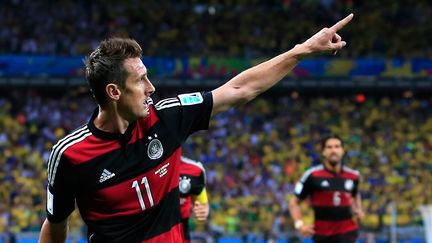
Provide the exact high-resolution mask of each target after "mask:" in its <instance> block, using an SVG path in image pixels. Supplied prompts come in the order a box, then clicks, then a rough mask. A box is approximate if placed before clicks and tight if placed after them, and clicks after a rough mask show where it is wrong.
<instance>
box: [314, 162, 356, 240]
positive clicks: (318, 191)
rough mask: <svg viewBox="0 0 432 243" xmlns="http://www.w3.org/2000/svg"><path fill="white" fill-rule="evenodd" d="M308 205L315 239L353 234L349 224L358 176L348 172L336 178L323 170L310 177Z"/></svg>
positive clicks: (354, 225)
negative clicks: (313, 216) (312, 219)
mask: <svg viewBox="0 0 432 243" xmlns="http://www.w3.org/2000/svg"><path fill="white" fill-rule="evenodd" d="M311 179H312V180H311V182H310V183H311V185H312V193H311V197H310V202H311V205H312V207H313V209H314V215H315V232H316V234H317V236H319V235H321V236H325V235H342V236H343V235H344V234H346V233H348V232H352V231H355V230H356V229H357V225H356V224H355V223H354V221H353V220H352V208H351V206H352V203H353V193H354V192H355V190H356V188H357V183H358V174H355V173H351V172H349V171H343V172H342V173H339V174H335V173H332V172H330V171H327V170H325V169H322V170H316V171H314V172H313V173H312V175H311Z"/></svg>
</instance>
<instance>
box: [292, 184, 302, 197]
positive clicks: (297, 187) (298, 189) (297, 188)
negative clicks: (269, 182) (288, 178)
mask: <svg viewBox="0 0 432 243" xmlns="http://www.w3.org/2000/svg"><path fill="white" fill-rule="evenodd" d="M302 190H303V184H302V183H300V182H297V183H296V185H295V188H294V193H295V194H296V195H300V194H301V192H302Z"/></svg>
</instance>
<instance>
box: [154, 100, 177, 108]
mask: <svg viewBox="0 0 432 243" xmlns="http://www.w3.org/2000/svg"><path fill="white" fill-rule="evenodd" d="M174 106H180V102H176V103H171V104H167V105H163V106H155V108H156V110H162V109H166V108H170V107H174Z"/></svg>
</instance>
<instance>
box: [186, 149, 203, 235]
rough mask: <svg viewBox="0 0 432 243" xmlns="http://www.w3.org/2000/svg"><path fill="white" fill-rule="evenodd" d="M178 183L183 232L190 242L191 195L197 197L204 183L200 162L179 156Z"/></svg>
mask: <svg viewBox="0 0 432 243" xmlns="http://www.w3.org/2000/svg"><path fill="white" fill-rule="evenodd" d="M179 183H180V184H179V189H180V209H181V218H182V222H183V232H184V236H185V238H186V240H190V232H189V222H188V221H189V217H190V214H191V209H192V206H193V202H192V195H195V196H196V195H199V194H200V193H201V192H202V190H203V189H204V187H205V183H206V177H205V169H204V166H203V165H202V164H201V162H198V161H195V160H191V159H189V158H186V157H184V156H181V158H180V182H179Z"/></svg>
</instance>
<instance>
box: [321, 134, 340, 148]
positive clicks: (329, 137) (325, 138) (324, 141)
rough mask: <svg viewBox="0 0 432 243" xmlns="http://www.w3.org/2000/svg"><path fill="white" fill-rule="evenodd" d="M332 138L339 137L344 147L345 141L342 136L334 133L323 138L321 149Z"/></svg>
mask: <svg viewBox="0 0 432 243" xmlns="http://www.w3.org/2000/svg"><path fill="white" fill-rule="evenodd" d="M330 139H337V140H339V141H340V142H341V145H342V147H343V146H344V142H343V140H342V138H340V137H339V136H338V135H335V134H332V135H328V136H326V137H324V138H323V139H322V140H321V150H324V148H325V146H326V144H327V141H328V140H330Z"/></svg>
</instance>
